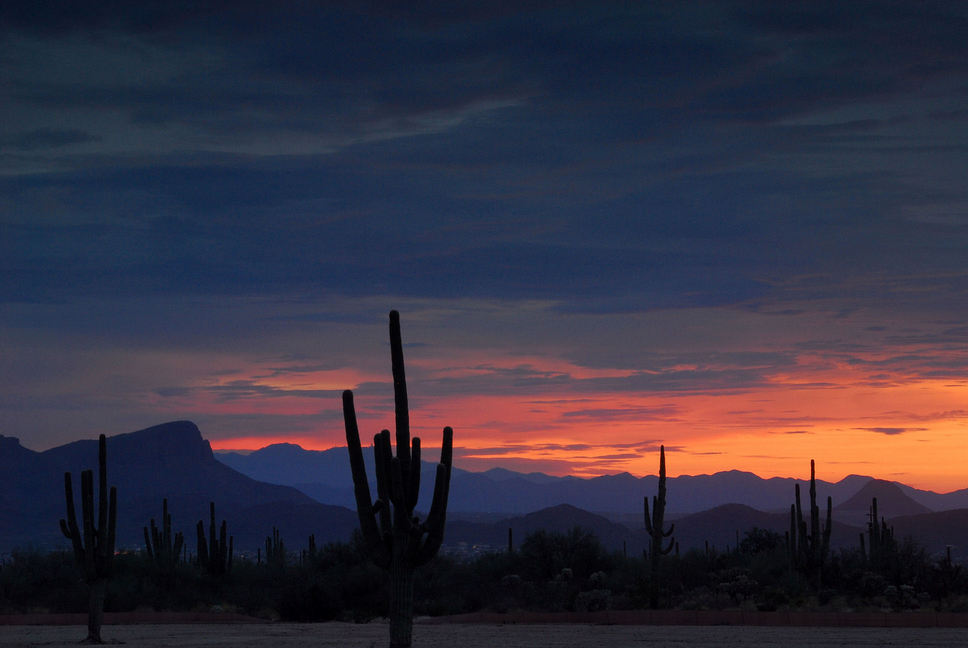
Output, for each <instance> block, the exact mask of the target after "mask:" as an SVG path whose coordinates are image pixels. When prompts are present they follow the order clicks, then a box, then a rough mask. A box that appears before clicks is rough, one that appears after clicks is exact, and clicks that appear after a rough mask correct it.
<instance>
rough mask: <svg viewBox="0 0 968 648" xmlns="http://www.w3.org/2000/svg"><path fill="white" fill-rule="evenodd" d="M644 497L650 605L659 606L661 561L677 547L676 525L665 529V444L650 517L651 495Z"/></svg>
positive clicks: (661, 451) (661, 448)
mask: <svg viewBox="0 0 968 648" xmlns="http://www.w3.org/2000/svg"><path fill="white" fill-rule="evenodd" d="M642 499H643V507H644V510H645V530H646V532H648V534H649V564H650V566H651V572H652V573H651V576H650V578H649V605H651V606H652V607H654V608H655V607H658V606H659V561H660V560H661V558H662V556H665V555H666V554H668V553H669V552H671V551H672V549H673V547H675V539H674V538H673V537H672V532H673V531H674V530H675V528H676V525H675V524H670V525H669V529H668V530H665V529H663V526H664V525H665V506H666V464H665V446H664V445H660V446H659V492H658V494H657V495H654V496H653V497H652V516H651V518H650V517H649V496H648V495H646V496H645V497H644V498H642ZM666 538H669V544H668V545H666V546H665V547H663V546H662V543H663V541H664V540H665V539H666Z"/></svg>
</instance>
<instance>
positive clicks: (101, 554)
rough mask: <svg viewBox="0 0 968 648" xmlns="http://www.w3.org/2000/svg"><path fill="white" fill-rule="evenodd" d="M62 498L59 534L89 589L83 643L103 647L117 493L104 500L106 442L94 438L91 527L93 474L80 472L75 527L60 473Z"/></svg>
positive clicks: (67, 483)
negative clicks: (66, 541)
mask: <svg viewBox="0 0 968 648" xmlns="http://www.w3.org/2000/svg"><path fill="white" fill-rule="evenodd" d="M64 495H65V497H66V500H67V520H63V519H62V520H61V521H60V528H61V532H62V533H63V534H64V536H65V537H66V538H67V539H69V540H70V541H71V544H72V545H73V547H74V561H75V562H76V563H77V564H78V565H79V566H80V567H81V568H82V569H83V571H84V580H85V581H86V582H87V584H88V586H89V587H90V594H89V596H88V607H87V638H86V639H85V640H84V643H95V644H100V643H104V642H103V641H102V640H101V622H102V621H103V619H104V593H105V591H106V590H107V584H108V578H109V577H110V576H111V563H112V559H113V558H114V537H115V528H116V527H117V522H118V492H117V489H116V488H115V487H114V486H112V487H111V492H110V503H109V499H108V475H107V440H106V439H105V437H104V435H103V434H102V435H101V436H100V437H99V438H98V519H97V526H94V473H93V471H91V470H85V471H83V472H81V524H82V525H83V530H82V529H81V528H80V527H78V526H77V515H76V513H75V512H74V489H73V486H72V484H71V473H69V472H66V473H64Z"/></svg>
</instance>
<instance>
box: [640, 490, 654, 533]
mask: <svg viewBox="0 0 968 648" xmlns="http://www.w3.org/2000/svg"><path fill="white" fill-rule="evenodd" d="M642 504H643V507H644V511H643V517H644V518H645V531H646V533H648V534H649V535H652V520H651V518H650V517H649V496H648V495H646V496H645V497H643V498H642Z"/></svg>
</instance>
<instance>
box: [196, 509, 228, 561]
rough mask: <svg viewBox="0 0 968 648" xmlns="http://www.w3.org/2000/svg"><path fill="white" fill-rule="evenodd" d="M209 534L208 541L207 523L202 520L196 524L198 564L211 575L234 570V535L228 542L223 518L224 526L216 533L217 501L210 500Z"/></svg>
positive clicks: (223, 523)
mask: <svg viewBox="0 0 968 648" xmlns="http://www.w3.org/2000/svg"><path fill="white" fill-rule="evenodd" d="M208 507H209V508H208V510H209V536H208V540H207V541H206V538H205V525H204V524H203V523H202V521H201V520H199V521H198V524H197V525H196V526H195V531H196V535H197V537H198V555H197V558H196V560H197V563H198V566H199V567H200V568H201V569H203V570H204V571H205V572H207V573H208V574H209V575H211V576H222V575H224V574H226V573H228V572H231V571H232V541H233V537H232V536H229V537H228V543H227V544H226V535H227V531H226V523H225V520H222V526H221V527H219V529H218V537H216V535H215V502H209V504H208Z"/></svg>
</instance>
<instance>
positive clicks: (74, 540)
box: [60, 472, 84, 565]
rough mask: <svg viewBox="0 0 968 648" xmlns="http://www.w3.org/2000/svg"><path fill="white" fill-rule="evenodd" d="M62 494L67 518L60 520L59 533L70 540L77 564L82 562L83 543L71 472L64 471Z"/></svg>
mask: <svg viewBox="0 0 968 648" xmlns="http://www.w3.org/2000/svg"><path fill="white" fill-rule="evenodd" d="M64 496H65V499H66V500H67V520H66V521H65V520H61V521H60V526H61V533H63V534H64V535H65V536H66V537H67V538H68V539H69V540H70V541H71V546H72V547H73V548H74V560H75V561H76V562H77V564H79V565H83V564H84V545H83V543H82V542H81V530H80V529H79V528H78V526H77V513H76V512H75V510H74V488H73V485H72V483H71V474H70V473H69V472H66V473H64Z"/></svg>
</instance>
